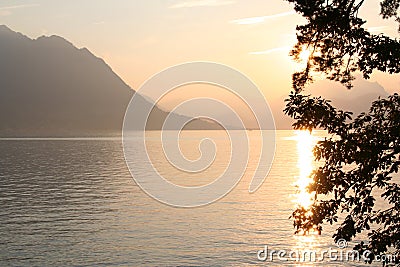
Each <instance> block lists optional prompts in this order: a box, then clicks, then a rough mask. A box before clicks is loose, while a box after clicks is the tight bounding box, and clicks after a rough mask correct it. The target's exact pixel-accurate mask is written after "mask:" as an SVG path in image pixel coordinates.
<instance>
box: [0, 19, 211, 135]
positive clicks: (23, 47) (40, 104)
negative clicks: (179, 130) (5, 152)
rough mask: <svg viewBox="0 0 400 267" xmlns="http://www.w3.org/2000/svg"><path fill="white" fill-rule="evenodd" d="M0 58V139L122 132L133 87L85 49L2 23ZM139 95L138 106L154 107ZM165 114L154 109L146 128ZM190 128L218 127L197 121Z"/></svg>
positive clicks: (157, 126) (156, 125)
mask: <svg viewBox="0 0 400 267" xmlns="http://www.w3.org/2000/svg"><path fill="white" fill-rule="evenodd" d="M0 59H1V61H0V137H10V136H12V137H19V136H31V137H33V136H104V135H107V136H108V135H114V134H120V133H121V128H122V123H123V118H124V114H125V110H126V107H127V105H128V103H129V101H130V99H131V97H132V96H133V94H135V91H133V90H132V89H131V88H130V87H129V86H128V85H127V84H126V83H125V82H124V81H123V80H122V79H121V78H120V77H118V75H117V74H115V73H114V72H113V70H112V69H111V68H110V67H109V66H108V65H107V64H106V63H105V62H104V60H102V59H101V58H98V57H96V56H95V55H93V54H92V53H91V52H90V51H89V50H88V49H86V48H82V49H78V48H76V47H75V46H74V45H73V44H71V43H70V42H68V41H67V40H65V39H63V38H62V37H59V36H50V37H39V38H38V39H30V38H28V37H27V36H24V35H23V34H20V33H17V32H14V31H12V30H10V29H9V28H7V27H6V26H0ZM139 97H141V96H139ZM141 99H142V102H141V105H152V104H151V103H149V102H148V101H147V100H146V99H144V98H143V97H141ZM167 115H168V113H167V112H165V111H163V110H161V109H159V108H158V107H155V108H154V109H153V112H152V116H151V119H150V120H149V122H148V125H147V129H149V130H155V129H160V128H161V125H162V123H163V121H164V119H165V117H166V116H167ZM173 116H174V117H175V118H176V119H178V118H182V117H181V116H179V115H176V114H173ZM188 128H191V129H214V128H218V126H216V125H215V124H211V123H209V122H206V121H202V120H197V121H194V122H192V123H191V125H190V126H189V127H188Z"/></svg>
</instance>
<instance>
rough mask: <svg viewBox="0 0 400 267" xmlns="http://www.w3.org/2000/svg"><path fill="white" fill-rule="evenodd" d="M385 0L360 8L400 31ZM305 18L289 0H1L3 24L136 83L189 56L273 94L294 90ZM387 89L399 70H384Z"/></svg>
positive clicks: (376, 26) (394, 87)
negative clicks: (294, 54) (93, 58)
mask: <svg viewBox="0 0 400 267" xmlns="http://www.w3.org/2000/svg"><path fill="white" fill-rule="evenodd" d="M378 14H379V1H377V0H369V1H367V4H366V5H365V7H364V8H363V10H362V11H361V16H364V17H365V18H366V19H367V20H368V24H367V27H368V28H370V30H371V31H373V32H383V33H386V34H389V35H392V36H398V35H397V32H396V29H397V25H396V24H395V23H394V22H388V21H384V20H382V19H380V18H379V17H378ZM302 22H303V19H302V17H301V16H299V15H297V14H295V13H294V12H293V8H292V6H291V5H290V4H289V3H287V2H286V1H283V0H268V1H265V0H251V1H244V0H148V1H141V0H115V1H110V0H84V1H78V0H69V1H60V0H26V1H22V0H18V1H15V0H14V1H10V0H2V1H1V3H0V24H5V25H7V26H8V27H10V28H11V29H13V30H15V31H19V32H22V33H24V34H25V35H27V36H29V37H32V38H36V37H39V36H41V35H53V34H55V35H59V36H62V37H64V38H66V39H67V40H69V41H71V42H72V43H74V44H75V45H76V46H77V47H79V48H80V47H87V48H88V49H89V50H91V51H92V52H93V53H94V54H95V55H97V56H99V57H102V58H103V59H105V61H106V62H107V63H108V64H109V65H110V66H111V67H112V68H113V69H114V71H115V72H116V73H117V74H118V75H120V76H121V77H122V78H123V79H124V80H125V81H126V82H127V83H128V84H129V85H130V86H131V87H132V88H134V89H137V88H138V87H139V86H140V85H141V84H142V83H143V82H144V81H145V80H146V79H148V78H150V77H151V76H152V75H154V74H156V73H157V72H159V71H161V70H163V69H165V68H167V67H169V66H172V65H176V64H179V63H183V62H187V61H214V62H219V63H223V64H227V65H229V66H231V67H233V68H236V69H238V70H239V71H241V72H242V73H244V74H245V75H247V76H248V77H250V78H251V79H252V80H253V81H254V82H255V83H256V84H257V85H258V86H259V87H260V89H261V90H262V91H263V93H264V95H265V96H266V97H267V99H273V98H277V97H281V96H282V95H285V94H287V93H288V92H289V91H290V85H291V74H292V72H293V71H294V70H295V69H296V68H298V67H299V66H298V65H296V64H294V63H293V62H292V61H291V59H290V58H289V56H288V52H289V50H290V47H291V46H292V45H293V44H294V43H295V27H296V25H297V24H301V23H302ZM372 81H378V82H379V83H380V84H381V85H382V86H383V87H384V88H385V89H386V91H388V92H394V91H399V88H400V82H399V76H398V75H397V76H391V77H389V75H386V74H381V73H377V74H374V75H373V77H372Z"/></svg>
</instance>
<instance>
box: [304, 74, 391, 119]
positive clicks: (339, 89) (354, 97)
mask: <svg viewBox="0 0 400 267" xmlns="http://www.w3.org/2000/svg"><path fill="white" fill-rule="evenodd" d="M353 85H354V87H353V88H352V89H350V90H348V89H347V88H345V87H344V86H343V85H341V84H340V83H337V82H333V81H329V80H324V81H319V82H317V83H315V84H312V85H310V86H309V87H308V88H307V90H306V93H311V94H312V95H313V96H323V97H325V98H327V99H330V100H332V104H333V105H334V106H335V107H337V108H339V109H342V110H348V111H352V112H353V113H354V114H355V115H358V114H360V113H361V112H367V111H368V110H369V108H370V107H371V104H372V102H373V101H375V100H377V99H378V98H379V97H387V96H388V95H389V93H388V92H386V91H385V89H384V88H383V87H382V86H381V85H380V84H379V83H377V82H370V81H368V80H365V79H363V78H362V76H361V75H358V76H357V77H356V79H355V80H354V83H353Z"/></svg>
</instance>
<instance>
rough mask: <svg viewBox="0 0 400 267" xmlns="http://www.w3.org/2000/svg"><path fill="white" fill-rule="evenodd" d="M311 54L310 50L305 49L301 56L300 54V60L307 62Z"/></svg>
mask: <svg viewBox="0 0 400 267" xmlns="http://www.w3.org/2000/svg"><path fill="white" fill-rule="evenodd" d="M310 55H311V52H310V50H308V49H303V50H302V51H301V52H300V54H299V60H300V62H302V63H303V62H304V63H305V62H307V61H308V59H309V58H310Z"/></svg>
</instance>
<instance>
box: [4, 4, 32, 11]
mask: <svg viewBox="0 0 400 267" xmlns="http://www.w3.org/2000/svg"><path fill="white" fill-rule="evenodd" d="M34 6H39V5H38V4H27V5H14V6H0V10H11V9H20V8H27V7H34Z"/></svg>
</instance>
